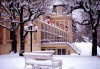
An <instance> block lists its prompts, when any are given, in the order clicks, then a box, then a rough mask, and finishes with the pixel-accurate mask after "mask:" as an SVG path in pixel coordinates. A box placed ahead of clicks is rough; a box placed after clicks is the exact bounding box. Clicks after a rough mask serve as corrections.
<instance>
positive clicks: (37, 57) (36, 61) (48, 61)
mask: <svg viewBox="0 0 100 69" xmlns="http://www.w3.org/2000/svg"><path fill="white" fill-rule="evenodd" d="M24 57H25V68H26V66H27V65H31V66H32V67H33V69H34V68H37V67H36V66H38V67H39V68H40V69H41V68H43V67H48V68H49V67H52V69H54V68H59V69H62V61H61V60H56V59H54V58H53V56H52V54H49V53H47V54H46V53H39V52H38V53H33V52H32V53H24Z"/></svg>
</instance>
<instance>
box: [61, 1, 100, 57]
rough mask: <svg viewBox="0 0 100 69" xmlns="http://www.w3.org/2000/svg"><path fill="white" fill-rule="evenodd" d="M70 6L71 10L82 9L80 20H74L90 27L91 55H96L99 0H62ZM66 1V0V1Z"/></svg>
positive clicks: (99, 10) (99, 21) (99, 15)
mask: <svg viewBox="0 0 100 69" xmlns="http://www.w3.org/2000/svg"><path fill="white" fill-rule="evenodd" d="M62 1H63V2H65V3H67V4H68V5H69V6H70V7H71V11H72V12H73V11H75V10H78V9H83V11H84V15H83V16H82V21H81V22H80V21H77V20H78V19H77V20H74V21H75V22H76V23H78V24H80V25H90V26H91V28H92V56H96V55H97V27H98V26H99V25H100V0H71V1H69V2H68V1H67V0H62ZM66 1H67V2H66Z"/></svg>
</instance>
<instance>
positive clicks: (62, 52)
mask: <svg viewBox="0 0 100 69" xmlns="http://www.w3.org/2000/svg"><path fill="white" fill-rule="evenodd" d="M58 55H66V49H58Z"/></svg>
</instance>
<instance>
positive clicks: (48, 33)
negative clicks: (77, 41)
mask: <svg viewBox="0 0 100 69" xmlns="http://www.w3.org/2000/svg"><path fill="white" fill-rule="evenodd" d="M55 9H56V11H54V12H52V13H51V14H49V15H41V16H40V17H39V18H37V19H36V20H34V21H33V26H38V30H37V32H33V33H32V51H34V50H35V51H36V50H42V51H44V50H54V51H55V54H56V55H70V54H71V53H76V52H75V51H74V49H73V48H71V46H70V44H71V43H72V42H73V31H72V19H71V15H67V14H66V15H65V14H64V13H63V6H61V5H56V6H55ZM2 29H3V28H1V27H0V40H1V41H0V42H1V43H0V54H3V53H9V51H10V49H11V46H10V45H11V44H10V42H9V41H8V43H7V39H8V36H7V30H5V29H3V31H2ZM4 30H5V31H4ZM5 32H6V33H5ZM1 33H2V34H1ZM8 33H9V32H8ZM18 34H19V31H17V40H18V44H17V51H18V52H19V51H20V44H19V35H18ZM3 46H4V47H3ZM25 52H30V33H28V34H27V36H26V38H25Z"/></svg>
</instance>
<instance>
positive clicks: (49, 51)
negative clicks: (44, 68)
mask: <svg viewBox="0 0 100 69" xmlns="http://www.w3.org/2000/svg"><path fill="white" fill-rule="evenodd" d="M54 52H55V51H54V50H46V51H32V53H41V54H51V55H52V57H53V54H54Z"/></svg>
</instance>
